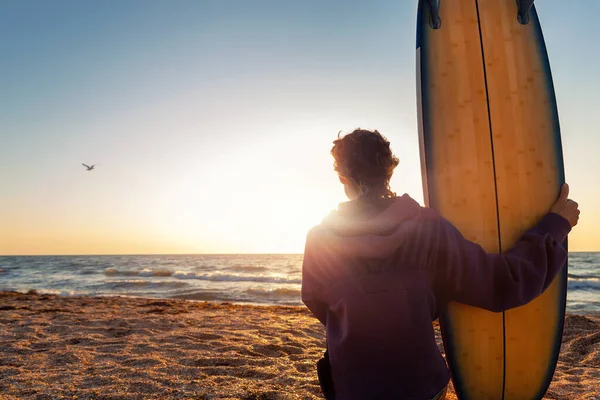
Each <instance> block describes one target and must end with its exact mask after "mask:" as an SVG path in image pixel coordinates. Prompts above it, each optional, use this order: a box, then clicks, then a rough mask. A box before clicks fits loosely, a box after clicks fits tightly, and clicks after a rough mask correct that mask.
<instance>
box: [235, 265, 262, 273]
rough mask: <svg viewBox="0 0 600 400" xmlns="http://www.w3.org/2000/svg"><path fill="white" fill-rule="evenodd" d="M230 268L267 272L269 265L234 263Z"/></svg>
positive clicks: (242, 270)
mask: <svg viewBox="0 0 600 400" xmlns="http://www.w3.org/2000/svg"><path fill="white" fill-rule="evenodd" d="M228 269H229V270H231V271H235V272H265V271H267V270H268V268H267V267H261V266H258V265H234V266H232V267H230V268H228Z"/></svg>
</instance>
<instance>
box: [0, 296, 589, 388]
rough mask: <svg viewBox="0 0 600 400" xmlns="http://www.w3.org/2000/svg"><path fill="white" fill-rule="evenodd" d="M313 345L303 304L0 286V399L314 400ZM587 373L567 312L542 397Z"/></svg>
mask: <svg viewBox="0 0 600 400" xmlns="http://www.w3.org/2000/svg"><path fill="white" fill-rule="evenodd" d="M437 336H438V340H439V343H440V347H441V338H440V335H439V330H438V331H437ZM324 345H325V335H324V330H323V327H322V326H321V325H320V324H319V323H318V322H317V321H316V319H314V318H313V317H312V316H311V315H310V314H309V312H308V311H307V310H306V309H305V308H303V307H274V306H240V305H232V304H216V303H202V302H187V301H175V300H168V301H163V300H148V299H130V298H127V299H126V298H69V297H56V296H50V295H36V294H30V295H23V294H17V293H0V399H62V398H69V399H71V398H73V399H246V400H251V399H257V400H258V399H320V398H322V396H321V392H320V388H319V384H318V380H317V376H316V370H315V362H316V361H317V360H318V359H319V358H320V357H321V355H322V352H323V348H324ZM599 382H600V318H598V317H583V316H577V315H570V316H568V317H567V321H566V327H565V335H564V340H563V346H562V349H561V355H560V359H559V363H558V369H557V371H556V373H555V375H554V380H553V382H552V384H551V386H550V389H549V390H548V393H547V394H546V396H545V397H544V399H569V400H572V399H586V400H592V399H596V400H600V388H599V385H598V383H599ZM447 398H448V399H456V396H455V395H454V392H453V390H452V388H451V390H450V393H449V395H448V396H447Z"/></svg>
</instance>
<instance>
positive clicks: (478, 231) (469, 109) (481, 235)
mask: <svg viewBox="0 0 600 400" xmlns="http://www.w3.org/2000/svg"><path fill="white" fill-rule="evenodd" d="M521 1H525V0H521ZM528 3H529V4H528V5H524V4H521V8H519V5H518V2H517V1H515V0H468V1H450V0H448V1H444V0H441V1H439V0H438V1H434V0H431V1H427V0H420V1H419V4H418V13H417V96H418V98H417V106H418V114H419V147H420V152H421V170H422V176H423V189H424V199H425V205H426V206H427V207H432V208H434V209H437V210H439V211H440V213H441V214H442V215H443V216H444V217H445V218H447V219H448V220H449V221H450V222H451V223H453V224H454V225H455V226H456V227H457V228H458V229H459V230H460V231H461V233H462V234H463V235H464V236H465V237H466V238H467V239H469V240H471V241H474V242H476V243H479V244H480V245H481V246H482V247H483V248H484V249H485V250H486V251H488V252H490V253H494V252H502V251H506V250H508V249H509V248H511V247H512V245H513V244H514V243H515V242H516V240H517V239H518V237H519V236H520V235H521V234H522V233H523V232H524V231H525V230H527V229H528V228H530V227H532V226H534V225H535V223H536V222H537V221H538V220H539V219H540V218H541V217H542V216H543V215H544V214H546V213H547V212H548V210H549V209H550V207H551V206H552V204H553V203H554V202H555V201H556V199H557V197H558V194H559V191H560V186H561V184H562V183H563V182H564V165H563V158H562V145H561V133H560V127H559V120H558V111H557V105H556V99H555V92H554V87H553V83H552V75H551V71H550V66H549V60H548V54H547V51H546V46H545V42H544V38H543V35H542V30H541V27H540V23H539V18H538V15H537V12H536V9H535V6H531V8H529V7H530V3H532V1H529V2H528ZM524 6H526V8H525V13H524V12H523V10H524ZM519 10H521V16H520V17H518V14H519ZM527 10H528V11H527ZM563 245H564V246H565V247H566V246H567V243H566V241H565V243H564V244H563ZM566 292H567V267H566V265H565V266H564V268H563V269H562V270H561V272H560V274H559V276H558V277H557V278H556V279H555V280H554V281H553V283H552V284H551V286H550V287H549V288H548V289H547V290H546V291H545V292H544V293H543V294H542V295H541V296H539V297H538V298H536V299H535V300H533V301H532V302H530V303H528V304H526V305H524V306H521V307H517V308H514V309H510V310H507V311H505V312H501V313H495V312H490V311H487V310H483V309H479V308H475V307H470V306H467V305H464V304H458V303H451V304H450V305H449V307H448V309H447V311H446V312H445V313H444V314H443V315H442V316H441V317H440V326H441V330H442V337H443V340H444V347H445V352H446V357H447V361H448V365H449V367H450V370H451V372H452V380H453V384H454V388H455V390H456V392H457V395H458V397H459V398H460V399H476V400H484V399H494V400H496V399H527V400H531V399H541V398H542V397H543V395H544V393H545V392H546V390H547V388H548V386H549V384H550V381H551V379H552V376H553V374H554V370H555V367H556V362H557V358H558V353H559V350H560V344H561V339H562V331H563V324H564V316H565V305H566Z"/></svg>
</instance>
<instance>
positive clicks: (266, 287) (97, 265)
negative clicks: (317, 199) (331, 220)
mask: <svg viewBox="0 0 600 400" xmlns="http://www.w3.org/2000/svg"><path fill="white" fill-rule="evenodd" d="M301 268H302V255H301V254H291V255H280V254H271V255H268V254H267V255H246V254H244V255H131V256H127V255H119V256H1V257H0V291H18V292H23V293H25V292H27V291H29V290H36V291H37V292H39V293H51V294H58V295H61V296H126V297H145V298H155V299H165V298H174V299H188V300H202V301H220V302H223V301H227V302H232V303H252V304H270V305H302V301H301V299H300V286H301V283H302V280H301ZM567 312H570V313H575V314H600V252H595V253H569V285H568V294H567Z"/></svg>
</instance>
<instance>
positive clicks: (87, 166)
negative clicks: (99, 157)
mask: <svg viewBox="0 0 600 400" xmlns="http://www.w3.org/2000/svg"><path fill="white" fill-rule="evenodd" d="M81 165H83V166H84V167H86V168H87V170H86V171H91V170H93V169H94V167H95V165H96V164H92V166H91V167H90V166H89V165H86V164H84V163H81Z"/></svg>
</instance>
